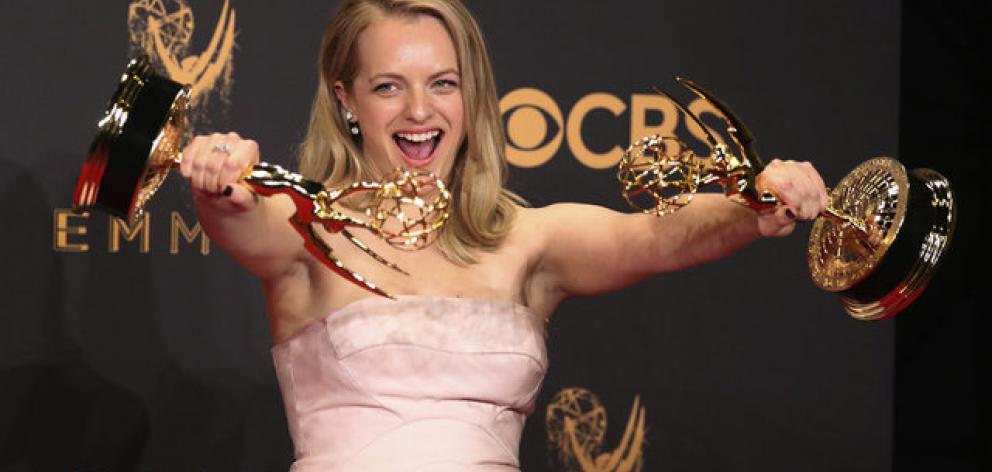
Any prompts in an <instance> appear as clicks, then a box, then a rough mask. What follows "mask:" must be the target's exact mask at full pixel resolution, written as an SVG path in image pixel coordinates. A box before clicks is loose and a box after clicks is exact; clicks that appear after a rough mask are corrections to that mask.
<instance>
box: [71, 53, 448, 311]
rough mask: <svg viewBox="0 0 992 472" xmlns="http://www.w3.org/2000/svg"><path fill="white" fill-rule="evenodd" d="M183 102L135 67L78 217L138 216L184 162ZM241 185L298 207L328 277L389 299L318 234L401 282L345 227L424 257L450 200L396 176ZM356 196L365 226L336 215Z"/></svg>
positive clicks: (254, 175)
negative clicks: (362, 196) (337, 184)
mask: <svg viewBox="0 0 992 472" xmlns="http://www.w3.org/2000/svg"><path fill="white" fill-rule="evenodd" d="M189 99H190V89H189V87H188V86H183V85H181V84H179V83H176V82H174V81H172V80H169V79H167V78H164V77H161V76H159V75H156V74H155V73H154V72H153V70H152V67H151V64H150V62H149V60H148V58H147V57H144V56H142V57H138V58H136V59H134V60H132V61H131V62H130V63H129V64H128V65H127V69H126V70H125V72H124V74H123V75H122V76H121V80H120V84H119V85H118V87H117V91H116V92H115V93H114V95H113V96H112V97H111V99H110V103H109V104H108V105H107V109H106V111H105V113H104V116H103V118H102V119H101V120H100V121H99V122H98V124H97V128H98V131H97V135H96V137H95V138H94V139H93V143H92V144H91V145H90V149H89V152H88V153H87V155H86V159H85V161H84V162H83V168H82V170H81V171H80V173H79V178H78V179H77V181H76V190H75V193H74V195H73V207H74V209H76V210H77V211H82V210H85V209H88V208H92V207H98V208H100V209H103V210H105V211H106V212H108V213H110V214H112V215H114V216H117V217H119V218H123V219H126V220H128V221H133V220H135V219H136V218H138V217H140V216H141V214H142V213H143V212H144V210H145V206H146V205H147V204H148V201H149V200H150V199H151V197H152V195H154V194H155V191H156V190H158V188H159V187H160V186H161V185H162V182H163V181H164V180H165V178H166V176H168V174H169V171H170V170H171V169H172V168H173V167H178V165H179V163H180V162H181V159H182V156H181V153H180V149H181V142H182V140H183V134H184V126H185V121H186V114H187V108H188V106H189ZM241 182H242V183H243V184H245V185H247V186H248V187H249V188H250V189H251V190H252V191H253V192H255V193H256V194H257V195H261V196H270V195H275V194H285V195H288V196H289V197H290V198H291V199H292V201H293V203H294V204H295V206H296V212H295V214H293V216H292V217H290V218H289V224H290V225H292V227H293V228H294V229H295V230H296V231H297V232H298V233H299V234H300V236H301V237H302V238H303V243H304V247H306V249H307V250H308V251H309V252H310V253H311V254H313V255H314V257H316V258H317V259H318V260H320V261H321V262H322V263H324V264H325V265H326V266H327V267H328V268H330V269H331V270H332V271H334V272H336V273H337V274H339V275H341V276H342V277H344V278H345V279H347V280H349V281H350V282H352V283H354V284H356V285H358V286H359V287H362V288H364V289H366V290H369V291H370V292H373V293H375V294H378V295H382V296H385V297H390V295H389V294H388V293H386V292H385V291H383V290H382V289H381V288H379V287H378V286H376V285H375V284H374V283H372V282H370V281H369V280H367V279H366V278H365V277H363V276H361V275H360V274H357V273H355V272H354V271H352V270H350V269H348V268H347V267H346V266H345V265H344V264H343V263H342V262H341V261H340V260H339V259H338V258H337V257H335V256H334V254H333V253H332V249H331V246H330V245H329V244H327V242H325V241H324V239H323V238H322V237H321V236H320V235H319V234H318V233H317V231H316V229H315V227H314V225H315V224H319V225H321V226H323V227H324V229H325V230H327V231H328V232H329V233H340V234H341V235H343V236H344V237H345V238H346V239H347V240H348V241H350V242H351V243H352V244H354V245H355V246H357V247H358V248H359V249H361V250H362V251H363V252H365V253H366V254H368V255H369V256H370V257H372V258H373V259H375V260H376V261H378V262H379V263H381V264H383V265H385V266H387V267H389V268H391V269H393V270H396V271H398V272H400V273H403V274H406V272H404V271H403V270H402V269H400V268H399V267H397V266H396V265H395V264H393V263H391V262H389V261H387V260H386V259H384V258H383V257H381V256H380V255H379V254H377V253H375V252H374V251H373V250H372V249H371V248H369V247H368V246H367V245H365V244H364V243H363V242H362V241H361V240H359V239H358V238H356V237H355V236H354V234H352V233H351V231H349V228H354V227H357V228H364V229H366V230H368V231H369V232H371V233H372V234H375V235H377V236H379V237H381V238H383V239H384V240H385V241H386V242H388V243H389V244H390V245H392V246H394V247H397V248H400V249H408V250H416V249H421V248H423V247H425V246H427V245H428V244H429V243H430V240H431V239H430V237H431V235H432V234H435V233H437V232H439V231H440V229H441V228H442V227H443V226H444V224H445V222H446V221H447V219H448V215H449V208H450V201H451V194H450V193H449V192H448V190H447V189H446V187H445V185H444V182H442V181H441V180H440V179H438V178H436V177H435V176H434V175H433V174H431V173H430V172H426V171H419V170H403V171H401V170H398V171H396V172H395V173H394V174H393V175H391V176H390V177H388V178H387V179H386V180H384V181H382V182H356V183H353V184H351V185H348V186H345V187H342V188H337V189H327V188H325V187H324V186H323V185H322V184H320V183H319V182H314V181H311V180H307V179H304V178H303V177H301V176H300V175H298V174H295V173H292V172H288V171H286V170H285V169H283V168H281V167H279V166H277V165H273V164H266V163H259V164H256V165H254V166H251V167H249V168H247V169H245V170H244V172H243V173H242V180H241ZM358 192H369V194H367V195H368V196H369V198H368V199H367V202H368V204H367V206H366V207H365V216H366V219H365V220H360V219H357V218H354V217H351V216H348V215H346V214H344V213H341V212H339V211H338V210H335V209H334V204H335V203H338V202H339V200H341V199H343V198H345V197H347V196H349V195H353V194H356V193H358Z"/></svg>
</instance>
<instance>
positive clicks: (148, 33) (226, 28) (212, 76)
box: [127, 0, 236, 130]
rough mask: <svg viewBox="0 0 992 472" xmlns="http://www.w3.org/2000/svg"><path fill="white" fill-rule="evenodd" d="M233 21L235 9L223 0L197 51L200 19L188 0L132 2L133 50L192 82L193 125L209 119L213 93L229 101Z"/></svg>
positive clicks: (179, 79)
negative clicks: (204, 43) (202, 46)
mask: <svg viewBox="0 0 992 472" xmlns="http://www.w3.org/2000/svg"><path fill="white" fill-rule="evenodd" d="M235 20H236V11H235V10H234V8H231V5H230V1H229V0H225V1H224V5H223V7H222V8H221V11H220V15H219V17H218V19H217V24H216V25H215V26H214V28H213V33H212V34H211V36H210V42H209V43H208V44H207V46H206V48H205V49H204V50H203V51H202V52H200V53H199V54H194V53H191V51H190V48H191V46H192V44H191V43H192V39H193V33H194V31H195V28H196V22H195V20H194V16H193V9H192V8H190V7H189V5H187V3H186V0H135V1H133V2H131V4H130V5H129V6H128V11H127V27H128V32H129V33H130V37H131V53H132V54H131V55H132V56H135V55H140V54H144V55H146V56H148V57H149V58H151V59H152V62H153V63H154V64H155V66H156V67H157V68H159V70H162V71H164V72H165V73H166V75H168V77H169V78H170V79H172V80H174V81H176V82H179V83H181V84H189V85H190V108H191V111H192V112H193V113H191V114H190V120H191V121H192V123H191V125H193V126H190V130H193V129H196V124H197V123H199V122H201V121H203V120H205V119H206V112H207V108H206V107H207V104H208V103H209V100H210V97H211V96H213V95H216V96H217V97H218V98H219V99H220V102H221V104H222V105H223V106H224V107H226V106H228V105H230V93H231V85H232V84H233V80H232V77H233V73H234V61H233V52H234V47H235V42H234V39H235Z"/></svg>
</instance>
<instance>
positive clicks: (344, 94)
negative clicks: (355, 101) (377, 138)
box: [334, 80, 357, 115]
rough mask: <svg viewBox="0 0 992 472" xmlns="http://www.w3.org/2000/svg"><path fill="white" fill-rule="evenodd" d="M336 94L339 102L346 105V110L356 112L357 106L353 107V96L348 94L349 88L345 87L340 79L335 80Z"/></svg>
mask: <svg viewBox="0 0 992 472" xmlns="http://www.w3.org/2000/svg"><path fill="white" fill-rule="evenodd" d="M334 96H336V97H337V98H338V102H340V103H341V105H343V106H344V108H345V111H350V112H351V113H352V114H356V115H357V113H355V108H354V107H352V104H351V97H349V96H348V89H347V88H345V86H344V84H343V83H342V82H341V81H340V80H338V81H336V82H334Z"/></svg>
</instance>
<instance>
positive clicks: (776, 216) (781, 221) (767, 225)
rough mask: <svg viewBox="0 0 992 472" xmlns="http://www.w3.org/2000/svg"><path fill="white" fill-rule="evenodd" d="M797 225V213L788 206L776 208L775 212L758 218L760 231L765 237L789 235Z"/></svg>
mask: <svg viewBox="0 0 992 472" xmlns="http://www.w3.org/2000/svg"><path fill="white" fill-rule="evenodd" d="M790 213H791V214H792V215H791V217H790ZM795 227H796V222H795V213H794V212H793V211H792V209H791V208H788V207H779V208H776V209H775V211H774V212H772V213H768V214H766V215H762V216H761V217H759V218H758V231H759V232H760V233H761V235H762V236H765V237H780V236H787V235H789V234H790V233H792V231H793V229H795Z"/></svg>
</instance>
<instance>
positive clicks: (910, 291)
mask: <svg viewBox="0 0 992 472" xmlns="http://www.w3.org/2000/svg"><path fill="white" fill-rule="evenodd" d="M677 80H678V81H679V82H680V83H681V84H682V85H684V86H685V87H686V88H688V89H689V90H691V91H692V92H693V93H695V94H696V95H697V96H699V97H700V98H702V99H703V100H705V101H706V102H708V103H709V104H710V105H712V107H713V108H714V109H715V110H716V112H717V113H718V114H719V115H720V116H721V117H722V118H723V120H724V121H725V122H726V124H727V134H728V135H729V136H730V137H731V139H732V140H733V142H734V143H735V145H736V152H734V150H732V149H731V148H730V147H729V146H727V145H726V144H724V143H721V142H718V141H717V139H716V138H715V137H713V135H712V134H710V132H709V131H708V130H707V128H706V126H705V125H704V124H703V123H702V121H701V120H700V119H699V117H698V116H696V115H694V114H693V113H691V112H689V110H688V109H687V108H686V107H685V106H683V105H682V104H681V103H679V101H678V100H675V99H674V98H672V97H671V96H670V95H668V94H666V93H664V92H663V91H661V90H658V93H660V94H662V95H664V96H666V97H668V98H669V99H670V100H671V101H672V102H673V103H674V104H675V105H676V106H678V107H679V109H680V110H682V112H683V113H685V115H686V116H687V117H689V118H690V119H691V120H693V122H694V123H695V124H696V125H697V126H699V128H700V129H702V130H703V133H705V137H706V141H707V144H708V145H709V150H710V154H709V155H708V156H705V157H702V156H697V155H696V154H695V153H694V152H693V151H692V150H691V149H690V148H689V147H688V146H687V145H686V143H685V142H683V141H682V140H680V139H679V138H677V137H675V136H657V135H655V136H649V137H645V138H643V139H641V140H639V141H636V142H634V143H633V144H631V145H630V147H629V148H627V150H626V151H625V152H624V154H623V157H622V158H621V160H620V165H619V168H618V170H617V179H619V181H620V184H621V186H622V192H623V196H624V198H625V199H626V200H627V202H628V203H630V204H631V206H633V207H635V208H638V209H640V210H642V211H644V212H645V213H653V214H656V215H658V216H661V215H666V214H670V213H673V212H675V211H678V210H679V209H680V208H682V207H684V206H685V205H688V204H689V203H690V202H691V201H692V197H693V195H694V194H695V193H696V191H697V190H698V189H699V188H700V187H702V186H705V185H708V184H712V183H716V184H719V185H720V186H721V187H722V188H723V191H724V194H725V195H726V196H727V197H728V198H730V199H731V200H733V201H735V202H738V203H740V204H742V205H746V206H748V207H750V208H752V209H754V210H755V211H766V210H770V209H774V208H775V207H776V206H778V205H779V202H778V200H777V199H776V198H775V196H774V195H772V194H770V193H767V192H760V191H759V190H758V189H757V188H755V177H756V176H757V175H758V174H759V173H761V171H762V170H763V169H764V163H762V161H761V158H760V157H759V156H758V153H757V151H756V150H755V148H754V137H753V136H752V135H751V133H750V132H749V131H748V129H747V128H746V127H745V126H744V123H743V122H742V121H741V120H740V119H739V118H738V117H737V115H736V114H734V112H733V111H732V110H731V109H730V107H729V106H727V104H726V103H724V102H723V101H721V100H720V99H719V98H717V97H716V96H715V95H713V94H712V93H710V92H708V91H706V90H704V89H703V88H702V87H700V86H699V85H697V84H695V83H693V82H692V81H689V80H686V79H682V78H678V79H677ZM955 221H956V205H955V202H954V194H953V192H952V191H951V185H950V182H948V180H947V179H946V178H945V177H944V176H942V175H940V174H939V173H937V172H936V171H933V170H930V169H914V170H912V171H908V172H907V171H906V168H905V167H903V165H902V164H900V163H899V161H897V160H895V159H892V158H888V157H877V158H874V159H870V160H868V161H865V162H863V163H862V164H860V165H859V166H857V167H856V168H855V169H854V170H852V171H851V172H850V173H849V174H848V175H847V176H845V177H844V178H843V179H841V181H840V183H839V184H838V185H837V186H836V187H835V188H834V189H833V190H832V191H831V192H830V202H829V205H828V207H827V209H826V210H825V211H824V212H822V213H821V214H820V217H819V218H817V219H816V221H815V222H814V224H813V229H812V232H811V233H810V238H809V246H808V250H807V260H808V263H809V270H810V274H811V275H812V277H813V282H814V283H815V284H816V285H817V286H818V287H820V288H821V289H823V290H827V291H830V292H835V293H837V294H838V295H839V296H840V300H841V304H842V305H843V306H844V310H845V311H846V312H847V313H848V314H850V315H851V316H853V317H854V318H857V319H860V320H880V319H885V318H889V317H892V316H894V315H896V314H897V313H899V312H900V311H902V310H903V309H905V308H906V307H907V306H909V304H910V303H912V302H913V300H915V299H916V298H917V297H918V296H919V295H920V294H921V293H922V292H923V289H924V288H926V286H927V284H928V283H929V281H930V279H931V278H932V277H933V275H934V273H935V272H936V269H937V264H938V262H940V259H941V257H942V256H943V255H944V253H946V252H947V248H948V246H949V244H950V241H951V237H952V235H953V233H954V224H955Z"/></svg>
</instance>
